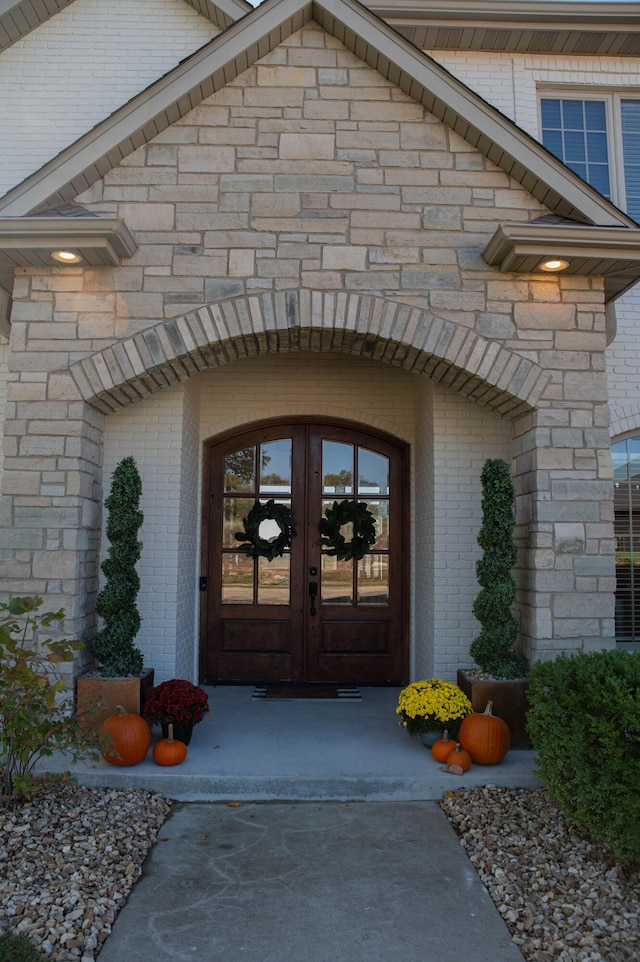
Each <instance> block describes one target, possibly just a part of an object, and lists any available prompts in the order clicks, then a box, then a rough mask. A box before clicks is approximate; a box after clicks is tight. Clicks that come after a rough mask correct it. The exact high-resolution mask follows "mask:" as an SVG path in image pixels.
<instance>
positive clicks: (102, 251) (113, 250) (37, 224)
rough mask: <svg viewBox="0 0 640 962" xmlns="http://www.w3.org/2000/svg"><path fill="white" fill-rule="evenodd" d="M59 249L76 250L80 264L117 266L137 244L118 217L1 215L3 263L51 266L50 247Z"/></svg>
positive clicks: (0, 247)
mask: <svg viewBox="0 0 640 962" xmlns="http://www.w3.org/2000/svg"><path fill="white" fill-rule="evenodd" d="M58 249H64V250H73V251H77V253H78V254H80V256H81V258H82V262H81V263H80V264H79V265H78V266H79V267H117V266H118V265H119V264H120V262H121V261H120V259H121V257H131V256H132V255H133V254H135V252H136V250H137V244H136V242H135V240H134V239H133V237H132V235H131V233H130V232H129V229H128V228H127V226H126V224H125V223H124V221H122V220H120V219H117V218H108V217H0V265H1V266H9V267H12V268H16V267H51V266H54V264H53V262H52V259H51V251H52V250H58ZM58 266H60V265H58Z"/></svg>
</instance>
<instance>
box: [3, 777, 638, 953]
mask: <svg viewBox="0 0 640 962" xmlns="http://www.w3.org/2000/svg"><path fill="white" fill-rule="evenodd" d="M172 804H173V803H172V802H171V801H170V800H168V799H166V798H164V797H163V796H161V795H157V794H152V793H150V792H143V791H125V790H113V789H89V788H81V787H77V786H69V785H59V786H51V787H50V788H47V790H46V791H45V792H43V793H42V794H41V795H40V796H38V797H37V798H35V799H34V800H33V801H31V802H30V803H28V804H26V805H23V806H21V807H19V808H17V809H16V810H15V811H3V810H0V880H1V881H0V931H2V930H3V929H6V930H9V931H12V932H14V933H21V934H23V935H25V936H26V937H27V938H28V939H29V940H30V941H31V942H33V943H34V944H35V945H38V946H39V947H40V948H41V949H42V950H43V951H44V952H45V953H47V954H48V955H49V957H50V958H51V959H52V960H56V962H94V960H95V959H96V958H97V957H98V955H99V952H100V949H101V947H102V945H103V943H104V941H105V940H106V938H107V937H108V935H109V932H110V931H111V927H112V925H113V922H114V919H115V918H116V916H117V914H118V912H119V911H120V909H121V908H122V907H123V905H124V904H125V902H126V900H127V897H128V896H129V893H130V892H131V889H132V888H133V886H134V884H135V882H136V880H137V879H138V877H139V876H140V874H141V872H142V864H143V862H144V860H145V858H146V856H147V854H148V852H149V849H150V848H151V846H152V845H153V844H154V843H155V842H156V841H157V839H158V830H159V829H160V827H161V825H162V823H163V822H164V820H165V819H166V817H167V815H168V814H169V812H170V811H171V809H172ZM441 805H442V808H443V810H444V812H445V814H446V815H447V817H448V819H449V820H450V822H451V824H452V825H453V827H454V829H455V830H456V832H457V833H458V834H459V836H460V841H461V844H462V845H463V846H464V848H465V850H466V852H467V854H468V856H469V858H470V860H471V862H472V864H473V865H474V866H475V868H476V870H477V871H478V873H479V875H480V877H481V879H482V881H483V882H484V884H485V885H486V887H487V889H488V891H489V892H490V894H491V897H492V898H493V901H494V902H495V904H496V905H497V907H498V909H499V911H500V913H501V914H502V917H503V918H504V920H505V922H506V924H507V926H508V927H509V929H510V931H511V933H512V937H513V939H514V942H515V943H516V944H517V945H518V946H519V948H520V951H521V952H522V955H523V956H524V958H525V959H526V960H527V962H529V960H531V962H637V960H638V959H640V941H639V939H640V935H639V933H640V874H639V871H638V867H633V866H631V865H629V864H628V863H624V862H621V861H619V860H616V859H614V858H612V857H611V856H610V855H609V854H608V853H607V852H606V851H605V850H604V849H603V847H602V846H598V845H596V844H593V843H591V842H589V841H588V840H586V839H583V838H580V837H579V836H577V835H576V834H573V833H571V832H570V830H569V827H568V825H567V823H566V821H565V819H564V818H563V816H562V815H561V813H560V812H559V810H558V809H557V807H556V806H555V804H554V803H553V802H552V801H551V800H550V799H549V797H548V796H547V795H546V793H545V792H544V790H537V789H536V790H534V789H512V788H496V787H495V786H486V787H483V788H469V789H464V788H463V789H460V790H459V791H456V792H447V793H446V794H445V796H444V798H443V799H442V802H441ZM460 894H462V893H460ZM452 898H454V900H455V898H456V893H453V894H452Z"/></svg>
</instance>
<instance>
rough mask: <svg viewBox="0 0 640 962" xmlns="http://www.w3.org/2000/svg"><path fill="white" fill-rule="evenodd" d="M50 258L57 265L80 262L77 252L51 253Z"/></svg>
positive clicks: (80, 258)
mask: <svg viewBox="0 0 640 962" xmlns="http://www.w3.org/2000/svg"><path fill="white" fill-rule="evenodd" d="M51 256H52V257H53V259H54V261H58V263H59V264H79V263H80V261H81V260H82V257H81V256H80V254H78V252H77V251H52V252H51Z"/></svg>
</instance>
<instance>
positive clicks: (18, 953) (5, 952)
mask: <svg viewBox="0 0 640 962" xmlns="http://www.w3.org/2000/svg"><path fill="white" fill-rule="evenodd" d="M47 958H48V956H46V955H45V954H44V952H40V950H39V949H37V948H36V947H35V945H32V944H31V942H29V940H28V939H26V938H25V937H24V936H23V935H11V933H10V932H6V933H5V934H4V935H2V936H0V962H45V960H46V959H47Z"/></svg>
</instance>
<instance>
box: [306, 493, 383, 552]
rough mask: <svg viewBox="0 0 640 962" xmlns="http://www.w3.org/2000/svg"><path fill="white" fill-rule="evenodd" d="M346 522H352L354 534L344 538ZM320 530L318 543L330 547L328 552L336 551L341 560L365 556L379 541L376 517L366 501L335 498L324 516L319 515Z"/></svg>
mask: <svg viewBox="0 0 640 962" xmlns="http://www.w3.org/2000/svg"><path fill="white" fill-rule="evenodd" d="M345 524H352V525H353V538H352V539H351V541H345V539H344V535H343V534H341V531H340V529H341V528H342V526H343V525H345ZM319 527H320V534H321V535H324V537H322V538H319V539H318V540H317V541H316V544H320V545H322V546H323V548H329V549H330V550H329V551H327V554H328V555H334V556H335V557H336V558H337V559H338V561H351V559H352V558H357V559H358V561H359V560H360V558H364V556H365V555H366V554H367V552H369V551H371V548H372V546H373V545H374V544H375V541H376V524H375V518H374V516H373V515H372V513H371V512H370V511H369V509H368V508H367V505H366V504H365V502H364V501H348V500H345V501H334V502H333V507H332V508H327V509H326V510H325V512H324V518H321V519H320V525H319Z"/></svg>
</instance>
